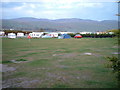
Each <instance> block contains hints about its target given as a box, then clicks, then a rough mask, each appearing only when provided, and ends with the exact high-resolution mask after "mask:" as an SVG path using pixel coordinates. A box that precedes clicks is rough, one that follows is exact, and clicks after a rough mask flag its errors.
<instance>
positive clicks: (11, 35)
mask: <svg viewBox="0 0 120 90" xmlns="http://www.w3.org/2000/svg"><path fill="white" fill-rule="evenodd" d="M8 38H16V34H15V33H8Z"/></svg>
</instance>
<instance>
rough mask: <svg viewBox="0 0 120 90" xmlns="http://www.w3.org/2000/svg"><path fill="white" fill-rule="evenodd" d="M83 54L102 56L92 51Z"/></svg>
mask: <svg viewBox="0 0 120 90" xmlns="http://www.w3.org/2000/svg"><path fill="white" fill-rule="evenodd" d="M81 55H89V56H91V55H93V56H101V55H99V54H95V53H90V52H86V53H83V54H81Z"/></svg>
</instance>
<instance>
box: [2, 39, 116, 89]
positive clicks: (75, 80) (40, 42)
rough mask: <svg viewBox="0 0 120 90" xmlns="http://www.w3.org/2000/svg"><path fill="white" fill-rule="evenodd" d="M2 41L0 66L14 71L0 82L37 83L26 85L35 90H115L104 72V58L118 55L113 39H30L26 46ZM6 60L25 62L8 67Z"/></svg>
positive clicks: (106, 70) (22, 41) (20, 41)
mask: <svg viewBox="0 0 120 90" xmlns="http://www.w3.org/2000/svg"><path fill="white" fill-rule="evenodd" d="M2 41H3V42H2V54H3V58H2V59H3V61H2V63H3V64H6V65H8V67H14V68H16V71H13V72H4V75H3V78H4V79H3V80H6V81H7V80H9V79H14V78H25V80H29V79H32V80H39V82H38V83H34V82H33V83H32V84H31V83H30V84H27V85H28V87H29V86H31V85H32V87H35V88H72V87H73V88H84V87H85V88H115V87H117V80H116V75H115V74H113V73H112V70H111V69H109V68H106V64H107V63H108V61H107V60H106V57H108V56H117V55H113V54H112V53H113V52H117V51H118V48H114V46H117V39H116V38H101V39H100V38H82V39H73V38H72V39H56V38H55V39H31V41H30V42H29V41H28V39H26V38H22V39H19V38H16V39H7V38H3V40H2ZM84 53H92V54H93V55H85V54H84ZM10 60H16V61H27V62H21V63H11V62H10ZM23 81H24V80H23ZM15 83H17V82H16V81H13V84H15ZM13 86H14V85H13ZM19 87H22V86H19Z"/></svg>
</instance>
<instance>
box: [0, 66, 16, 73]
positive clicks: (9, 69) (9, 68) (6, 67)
mask: <svg viewBox="0 0 120 90" xmlns="http://www.w3.org/2000/svg"><path fill="white" fill-rule="evenodd" d="M1 66H2V69H1V70H2V71H1V72H9V71H15V70H16V68H14V67H8V65H3V64H0V67H1Z"/></svg>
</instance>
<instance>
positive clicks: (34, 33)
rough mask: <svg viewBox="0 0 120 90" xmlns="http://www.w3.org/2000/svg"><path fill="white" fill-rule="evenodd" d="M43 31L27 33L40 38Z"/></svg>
mask: <svg viewBox="0 0 120 90" xmlns="http://www.w3.org/2000/svg"><path fill="white" fill-rule="evenodd" d="M42 34H43V32H32V33H29V35H30V36H31V37H33V38H40V37H41V36H42Z"/></svg>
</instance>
